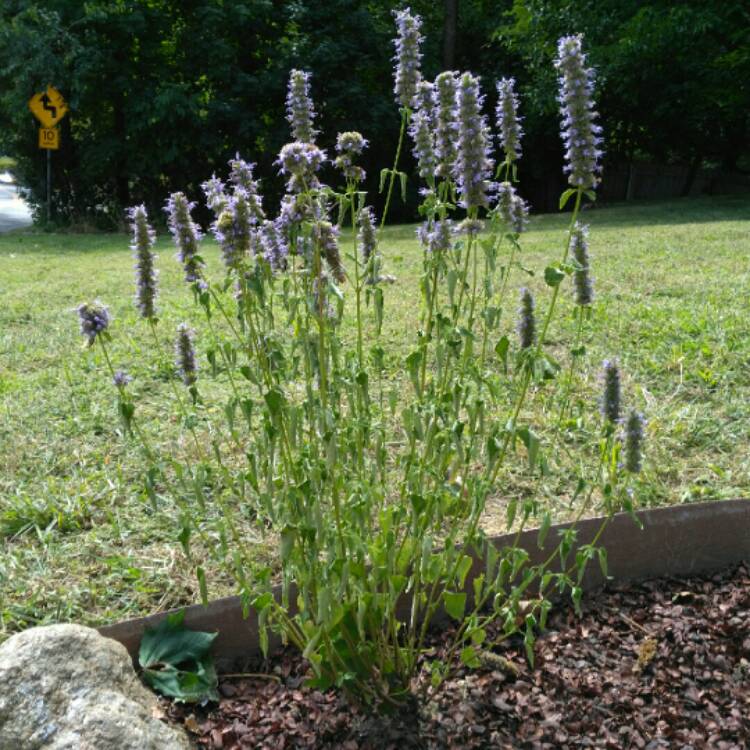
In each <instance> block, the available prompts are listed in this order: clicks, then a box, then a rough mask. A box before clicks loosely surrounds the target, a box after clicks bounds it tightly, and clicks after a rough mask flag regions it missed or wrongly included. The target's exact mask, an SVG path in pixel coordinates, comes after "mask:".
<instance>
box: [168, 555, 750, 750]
mask: <svg viewBox="0 0 750 750" xmlns="http://www.w3.org/2000/svg"><path fill="white" fill-rule="evenodd" d="M434 645H435V648H436V651H437V652H438V653H439V652H440V650H441V649H442V648H444V646H443V645H442V643H441V637H440V634H438V635H436V636H435V642H434ZM535 653H536V656H535V666H534V668H533V669H532V668H531V667H529V665H528V663H527V662H526V660H525V657H524V649H523V644H522V643H521V642H520V641H518V640H514V641H509V642H505V643H503V644H502V645H500V646H496V647H495V648H494V649H493V650H492V652H490V653H489V655H488V656H486V658H485V664H484V666H482V667H480V668H478V669H475V670H468V669H463V670H461V671H459V672H458V673H457V674H456V675H455V676H454V677H453V678H452V679H450V680H449V681H447V682H445V683H444V684H443V685H442V686H441V687H440V688H439V689H438V691H437V692H435V693H434V694H431V695H429V696H428V698H427V700H426V701H425V702H424V703H423V704H422V705H421V707H420V708H419V710H418V711H414V712H412V713H411V715H402V716H399V717H389V718H387V719H384V720H378V719H369V720H368V719H367V718H366V717H364V716H362V715H361V714H359V713H357V712H356V711H355V710H353V709H351V708H350V707H349V706H348V705H347V704H346V703H344V702H343V700H342V699H341V698H340V697H339V696H338V695H337V694H336V693H335V692H326V693H322V692H320V691H316V690H310V689H308V688H305V687H304V685H303V683H304V680H305V676H306V671H305V666H304V663H303V662H302V661H301V660H300V659H299V657H297V656H296V654H294V653H291V652H285V653H283V654H281V655H279V656H278V657H275V658H274V659H273V660H272V661H271V663H270V664H268V665H267V667H268V669H269V672H270V674H271V675H273V676H274V677H275V679H273V678H268V677H266V678H256V677H240V676H232V677H227V678H222V680H221V682H220V693H221V694H222V695H223V696H224V697H223V698H222V700H221V702H220V703H219V705H218V707H217V706H215V705H214V706H213V707H212V706H208V707H207V708H206V709H200V708H196V707H195V706H179V705H170V706H169V708H168V710H167V713H168V714H169V716H170V718H171V719H172V720H174V721H178V722H181V723H182V724H184V725H185V726H186V728H187V729H188V731H189V732H190V733H191V735H192V737H193V739H194V740H195V742H196V745H197V747H199V748H212V749H214V748H216V749H218V748H224V749H227V750H240V749H242V750H245V749H246V748H269V749H271V748H272V749H273V750H282V749H283V750H289V749H291V748H319V749H321V750H322V749H323V748H342V749H343V750H358V749H359V748H363V749H368V748H372V749H373V750H376V749H377V750H380V749H384V748H395V749H397V750H408V749H409V748H436V749H437V748H441V749H442V748H450V749H452V748H456V749H460V750H471V749H472V748H581V747H583V748H617V749H618V750H620V749H623V750H624V749H626V748H639V749H640V748H644V749H646V750H657V748H680V749H681V750H699V749H700V748H711V750H729V749H730V748H732V749H737V750H745V748H750V566H749V565H748V564H744V565H740V566H735V567H734V568H732V569H730V570H726V571H724V572H722V573H719V574H717V575H714V576H708V577H702V578H683V579H660V580H653V581H646V582H643V583H638V584H629V585H623V586H615V587H611V588H610V589H609V590H607V591H605V592H603V593H600V594H598V595H596V596H593V597H590V598H588V599H584V602H583V609H582V614H581V615H580V616H576V615H575V613H574V612H573V611H572V609H571V608H569V607H567V606H558V607H557V608H556V611H553V613H551V615H550V619H549V622H548V626H547V630H546V631H545V633H544V635H542V636H541V637H540V638H539V640H538V641H537V644H536V649H535ZM498 657H501V658H498Z"/></svg>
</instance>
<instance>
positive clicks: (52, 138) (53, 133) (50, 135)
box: [39, 128, 60, 151]
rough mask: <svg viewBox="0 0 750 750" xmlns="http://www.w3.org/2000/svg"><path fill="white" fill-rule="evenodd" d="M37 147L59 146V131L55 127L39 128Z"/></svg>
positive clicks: (56, 147)
mask: <svg viewBox="0 0 750 750" xmlns="http://www.w3.org/2000/svg"><path fill="white" fill-rule="evenodd" d="M39 148H51V149H54V150H55V151H56V150H57V149H58V148H60V131H59V130H58V129H57V128H39Z"/></svg>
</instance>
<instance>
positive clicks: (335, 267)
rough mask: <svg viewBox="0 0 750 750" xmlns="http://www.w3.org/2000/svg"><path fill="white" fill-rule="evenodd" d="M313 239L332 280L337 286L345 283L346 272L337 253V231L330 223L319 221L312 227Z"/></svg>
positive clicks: (339, 254)
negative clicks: (324, 260)
mask: <svg viewBox="0 0 750 750" xmlns="http://www.w3.org/2000/svg"><path fill="white" fill-rule="evenodd" d="M313 239H314V241H315V242H316V243H317V245H318V247H319V248H320V252H321V254H322V255H324V256H325V259H326V261H327V262H328V267H329V268H330V269H331V273H332V274H333V278H334V279H336V281H338V282H339V284H341V283H343V282H344V281H346V270H345V269H344V265H343V264H342V262H341V253H340V252H339V230H338V227H335V226H333V224H331V222H330V221H319V222H317V224H315V225H314V226H313Z"/></svg>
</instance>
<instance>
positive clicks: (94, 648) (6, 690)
mask: <svg viewBox="0 0 750 750" xmlns="http://www.w3.org/2000/svg"><path fill="white" fill-rule="evenodd" d="M157 716H158V711H157V703H156V698H155V696H154V695H153V694H152V693H150V692H149V691H148V690H146V688H144V687H143V685H141V683H140V682H139V681H138V678H137V677H136V675H135V672H134V671H133V666H132V663H131V661H130V657H129V656H128V653H127V651H126V650H125V648H124V647H123V646H122V645H121V644H119V643H118V642H117V641H113V640H111V639H109V638H104V637H103V636H101V635H99V633H97V632H96V630H92V629H91V628H84V627H82V626H80V625H50V626H49V627H43V628H31V629H30V630H26V631H24V632H22V633H18V634H17V635H14V636H13V637H12V638H10V639H9V640H7V641H6V642H5V643H3V644H2V645H1V646H0V750H42V749H43V750H186V749H187V748H189V747H190V744H189V742H188V740H187V738H186V736H185V735H184V734H183V733H182V731H181V730H178V729H176V728H174V727H171V726H169V725H167V724H165V723H163V722H161V721H159V719H158V718H157Z"/></svg>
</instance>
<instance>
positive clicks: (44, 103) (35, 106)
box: [29, 86, 68, 128]
mask: <svg viewBox="0 0 750 750" xmlns="http://www.w3.org/2000/svg"><path fill="white" fill-rule="evenodd" d="M29 109H30V110H31V111H32V112H33V114H34V117H36V119H37V120H39V122H40V123H42V125H43V126H44V127H45V128H51V127H54V125H56V124H57V123H58V122H60V120H62V118H63V117H65V115H66V114H67V112H68V105H67V104H66V103H65V99H63V96H62V94H61V93H60V92H59V91H58V90H57V89H56V88H53V87H52V86H47V90H46V91H42V92H41V93H39V94H34V96H32V97H31V99H29Z"/></svg>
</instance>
